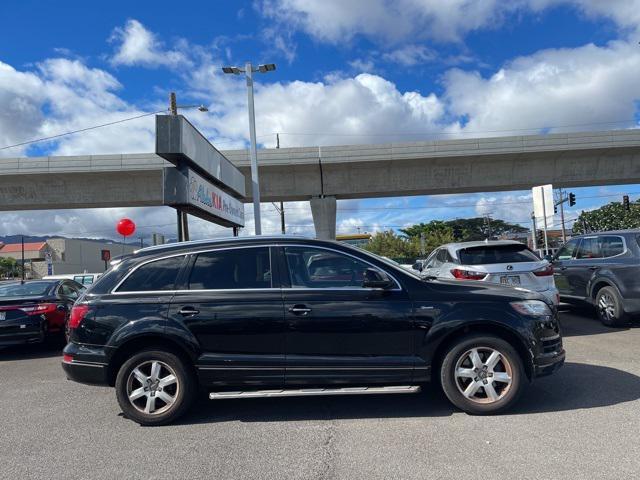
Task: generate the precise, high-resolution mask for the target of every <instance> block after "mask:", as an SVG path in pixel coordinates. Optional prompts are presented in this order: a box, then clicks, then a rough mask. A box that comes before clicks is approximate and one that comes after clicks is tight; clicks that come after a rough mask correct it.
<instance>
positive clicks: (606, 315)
mask: <svg viewBox="0 0 640 480" xmlns="http://www.w3.org/2000/svg"><path fill="white" fill-rule="evenodd" d="M596 311H597V312H598V318H599V319H600V321H601V322H602V323H603V324H604V325H606V326H607V327H622V326H624V325H626V324H627V323H628V321H629V319H628V316H627V314H626V313H625V311H624V307H623V306H622V298H620V295H619V294H618V292H617V290H616V289H615V288H613V287H603V288H601V289H600V290H598V294H597V295H596Z"/></svg>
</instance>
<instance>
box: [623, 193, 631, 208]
mask: <svg viewBox="0 0 640 480" xmlns="http://www.w3.org/2000/svg"><path fill="white" fill-rule="evenodd" d="M622 206H623V207H624V209H625V210H627V211H628V210H630V209H631V207H630V205H629V195H623V196H622Z"/></svg>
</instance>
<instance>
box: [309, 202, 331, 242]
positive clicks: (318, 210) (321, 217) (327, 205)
mask: <svg viewBox="0 0 640 480" xmlns="http://www.w3.org/2000/svg"><path fill="white" fill-rule="evenodd" d="M310 203H311V215H312V216H313V226H314V227H315V229H316V238H320V239H322V240H335V239H336V197H325V196H323V197H312V198H311V201H310Z"/></svg>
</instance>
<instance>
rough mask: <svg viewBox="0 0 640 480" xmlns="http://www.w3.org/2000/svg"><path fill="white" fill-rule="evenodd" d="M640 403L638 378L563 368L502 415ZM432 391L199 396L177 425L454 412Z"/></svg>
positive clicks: (536, 384) (577, 366)
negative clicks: (226, 397)
mask: <svg viewBox="0 0 640 480" xmlns="http://www.w3.org/2000/svg"><path fill="white" fill-rule="evenodd" d="M639 398H640V377H638V376H636V375H633V374H631V373H628V372H624V371H622V370H618V369H615V368H610V367H603V366H598V365H588V364H584V363H567V364H566V365H565V366H564V367H563V368H562V369H560V370H559V371H558V372H557V373H556V374H555V375H552V376H550V377H545V378H541V379H538V380H537V381H536V382H534V383H533V384H532V385H531V386H530V387H529V388H528V389H527V390H526V391H525V393H524V395H523V398H522V399H521V400H520V401H519V402H518V404H517V405H516V406H515V407H514V408H513V410H511V411H509V412H508V413H506V415H522V414H535V413H548V412H561V411H568V410H580V409H589V408H598V407H607V406H612V405H617V404H620V403H625V402H630V401H634V400H637V399H639ZM456 411H457V409H456V408H455V407H453V406H452V405H451V404H450V403H449V402H448V401H447V399H446V398H445V396H444V395H443V394H442V392H441V391H440V390H439V389H438V388H436V387H435V386H434V387H433V388H430V387H429V386H427V387H425V389H424V391H423V392H421V393H419V394H407V395H354V396H335V397H331V396H326V397H297V398H264V399H244V400H208V399H207V398H206V396H204V395H203V396H202V397H201V398H200V399H199V401H198V402H197V405H195V406H194V408H193V409H192V410H191V412H190V413H189V414H187V415H186V416H185V417H183V418H182V419H181V420H179V421H178V422H177V425H193V424H201V423H220V422H233V421H240V422H283V421H304V420H350V419H368V418H371V419H374V418H380V419H384V418H408V417H425V418H429V417H446V416H450V415H451V414H452V413H454V412H456Z"/></svg>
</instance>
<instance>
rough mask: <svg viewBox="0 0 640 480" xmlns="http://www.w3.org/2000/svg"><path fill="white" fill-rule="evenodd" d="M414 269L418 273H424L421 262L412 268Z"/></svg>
mask: <svg viewBox="0 0 640 480" xmlns="http://www.w3.org/2000/svg"><path fill="white" fill-rule="evenodd" d="M411 268H412V269H414V270H417V271H418V272H421V271H422V264H421V263H420V262H416V263H414V264H413V265H412V266H411Z"/></svg>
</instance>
